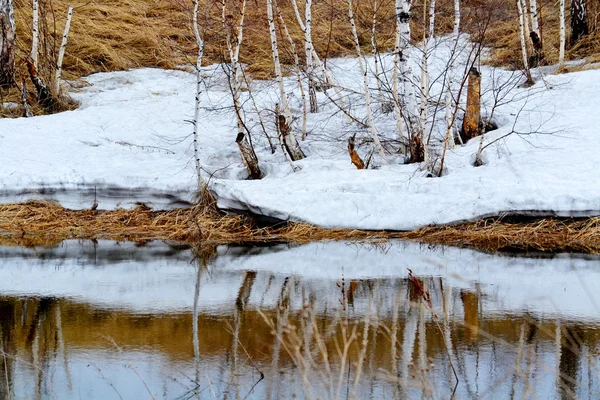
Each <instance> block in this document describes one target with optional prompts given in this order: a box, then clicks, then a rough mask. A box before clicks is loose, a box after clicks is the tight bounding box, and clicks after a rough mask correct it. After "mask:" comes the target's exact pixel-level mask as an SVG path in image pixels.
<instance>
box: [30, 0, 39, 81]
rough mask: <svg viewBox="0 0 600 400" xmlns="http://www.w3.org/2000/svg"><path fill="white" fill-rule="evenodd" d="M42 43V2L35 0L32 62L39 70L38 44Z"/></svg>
mask: <svg viewBox="0 0 600 400" xmlns="http://www.w3.org/2000/svg"><path fill="white" fill-rule="evenodd" d="M39 41H40V2H39V0H33V23H32V27H31V61H32V62H33V65H34V66H35V69H37V68H38V44H39Z"/></svg>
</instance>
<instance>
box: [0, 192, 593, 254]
mask: <svg viewBox="0 0 600 400" xmlns="http://www.w3.org/2000/svg"><path fill="white" fill-rule="evenodd" d="M68 239H85V240H101V239H107V240H117V241H131V242H136V243H144V242H147V241H151V240H166V241H175V242H181V243H187V244H190V245H199V244H206V243H209V244H240V243H245V244H259V243H277V242H291V243H308V242H311V241H319V240H378V239H380V240H387V239H407V240H412V241H418V242H422V243H428V244H438V245H452V246H459V247H473V248H476V249H479V250H483V251H490V252H494V251H520V252H525V251H526V252H545V253H558V252H573V253H587V254H598V253H600V218H599V217H594V218H583V219H572V218H537V219H529V220H523V219H512V220H511V219H509V218H488V219H484V220H479V221H476V222H469V223H462V224H454V225H434V226H428V227H424V228H421V229H417V230H412V231H385V230H380V231H371V230H355V229H325V228H320V227H317V226H313V225H310V224H305V223H296V222H290V223H280V224H275V225H271V226H267V227H261V226H260V224H258V223H257V221H256V219H254V218H252V217H250V216H247V215H236V216H230V215H224V214H222V213H220V212H219V211H218V210H217V209H216V208H214V207H213V206H211V205H199V206H195V207H191V208H184V209H178V210H171V211H152V210H150V209H148V208H147V207H145V206H143V205H139V206H137V207H135V208H133V209H129V210H125V209H117V210H108V211H107V210H91V209H88V210H69V209H66V208H64V207H62V206H60V205H58V204H55V203H50V202H38V201H30V202H26V203H15V204H4V205H0V242H2V243H3V244H14V245H20V246H26V247H30V246H43V245H52V244H56V243H59V242H61V241H63V240H68Z"/></svg>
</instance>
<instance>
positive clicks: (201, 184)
mask: <svg viewBox="0 0 600 400" xmlns="http://www.w3.org/2000/svg"><path fill="white" fill-rule="evenodd" d="M198 3H199V0H194V11H193V18H192V24H193V25H194V26H193V27H192V28H193V31H194V37H195V39H196V45H197V46H198V54H197V55H196V94H195V103H194V138H193V140H194V164H195V166H196V180H197V183H198V191H199V193H200V194H203V193H204V192H205V191H206V188H207V186H206V181H205V180H204V177H203V176H202V166H201V164H200V150H199V147H200V146H199V144H198V135H199V132H198V130H199V127H200V96H201V94H202V75H201V72H200V69H201V68H202V58H203V57H204V36H203V35H202V34H201V33H200V28H198V5H199V4H198Z"/></svg>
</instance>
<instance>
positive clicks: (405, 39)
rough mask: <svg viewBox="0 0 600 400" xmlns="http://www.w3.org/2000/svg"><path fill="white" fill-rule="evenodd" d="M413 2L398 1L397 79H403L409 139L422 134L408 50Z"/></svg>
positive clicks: (404, 105)
mask: <svg viewBox="0 0 600 400" xmlns="http://www.w3.org/2000/svg"><path fill="white" fill-rule="evenodd" d="M411 6H412V1H411V0H396V18H397V20H396V24H397V32H396V36H397V39H396V40H397V48H398V51H397V56H398V60H397V71H396V74H397V76H396V79H402V85H401V86H402V88H401V89H400V90H401V92H400V95H399V104H400V107H401V108H402V110H401V112H402V113H403V114H405V115H406V120H407V121H408V127H407V128H408V129H407V131H408V137H409V138H413V137H416V136H420V135H421V134H422V129H420V127H419V125H420V121H419V118H418V111H417V101H416V97H415V89H414V84H413V82H412V81H411V77H412V75H413V74H412V69H411V67H410V64H409V63H408V49H409V45H410V24H409V23H410V12H411Z"/></svg>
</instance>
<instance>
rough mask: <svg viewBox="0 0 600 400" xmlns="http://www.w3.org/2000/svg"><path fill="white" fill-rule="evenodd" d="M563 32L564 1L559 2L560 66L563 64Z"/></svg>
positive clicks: (564, 41) (564, 34)
mask: <svg viewBox="0 0 600 400" xmlns="http://www.w3.org/2000/svg"><path fill="white" fill-rule="evenodd" d="M565 31H566V29H565V0H560V53H559V55H558V62H559V64H560V65H562V64H563V63H564V62H565V44H566V32H565Z"/></svg>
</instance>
